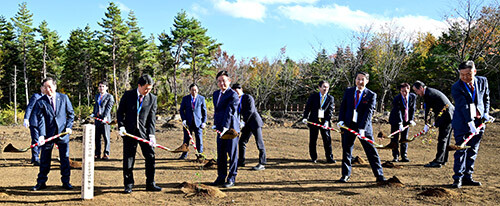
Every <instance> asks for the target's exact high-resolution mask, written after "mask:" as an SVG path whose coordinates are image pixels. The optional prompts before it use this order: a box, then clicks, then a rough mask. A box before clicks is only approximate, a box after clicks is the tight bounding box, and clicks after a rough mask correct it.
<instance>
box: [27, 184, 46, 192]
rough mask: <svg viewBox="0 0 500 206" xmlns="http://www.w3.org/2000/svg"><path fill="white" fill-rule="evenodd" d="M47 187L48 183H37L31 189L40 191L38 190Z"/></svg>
mask: <svg viewBox="0 0 500 206" xmlns="http://www.w3.org/2000/svg"><path fill="white" fill-rule="evenodd" d="M46 188H47V185H45V184H36V185H35V186H34V187H32V188H31V190H32V191H38V190H43V189H46Z"/></svg>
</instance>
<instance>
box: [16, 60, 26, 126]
mask: <svg viewBox="0 0 500 206" xmlns="http://www.w3.org/2000/svg"><path fill="white" fill-rule="evenodd" d="M25 74H26V73H25ZM26 105H28V104H26ZM14 123H16V124H17V65H14Z"/></svg>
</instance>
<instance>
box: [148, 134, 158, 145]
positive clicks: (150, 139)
mask: <svg viewBox="0 0 500 206" xmlns="http://www.w3.org/2000/svg"><path fill="white" fill-rule="evenodd" d="M149 145H150V146H151V147H153V148H154V147H156V137H155V136H154V135H152V134H150V135H149Z"/></svg>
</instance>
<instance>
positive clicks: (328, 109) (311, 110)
mask: <svg viewBox="0 0 500 206" xmlns="http://www.w3.org/2000/svg"><path fill="white" fill-rule="evenodd" d="M319 94H320V93H319V92H315V93H313V94H311V96H309V99H308V100H307V104H306V108H305V110H304V115H303V117H304V119H307V120H309V121H311V122H316V123H324V122H325V121H330V120H331V119H332V116H333V109H334V107H335V106H334V105H335V102H334V101H333V100H334V99H333V96H331V95H329V94H327V95H326V100H325V103H324V104H323V106H321V103H320V101H321V98H320V96H319ZM320 108H322V109H323V110H325V117H324V118H323V119H322V121H321V122H319V118H318V110H319V109H320Z"/></svg>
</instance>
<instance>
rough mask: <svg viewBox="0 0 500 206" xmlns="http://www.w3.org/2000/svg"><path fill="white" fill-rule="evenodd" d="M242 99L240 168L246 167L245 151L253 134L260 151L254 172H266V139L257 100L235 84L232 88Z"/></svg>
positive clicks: (239, 112)
mask: <svg viewBox="0 0 500 206" xmlns="http://www.w3.org/2000/svg"><path fill="white" fill-rule="evenodd" d="M232 88H233V89H234V90H235V91H236V93H238V96H239V97H240V100H239V104H238V115H239V116H240V118H241V121H240V127H241V128H242V129H241V135H240V142H239V147H238V148H239V151H238V153H239V158H238V167H244V166H245V150H246V148H247V143H248V140H249V139H250V136H251V135H252V134H253V136H255V143H256V144H257V149H258V150H259V164H257V166H255V167H252V169H253V170H264V169H265V166H264V165H265V164H266V148H265V147H264V139H263V138H262V125H264V122H262V118H260V115H259V113H258V112H257V108H255V100H254V99H253V97H252V96H251V95H249V94H244V93H243V89H242V88H241V85H240V84H234V85H233V87H232Z"/></svg>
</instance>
